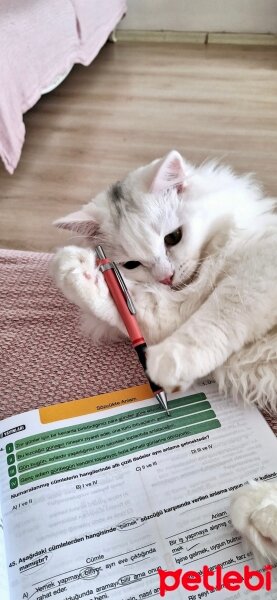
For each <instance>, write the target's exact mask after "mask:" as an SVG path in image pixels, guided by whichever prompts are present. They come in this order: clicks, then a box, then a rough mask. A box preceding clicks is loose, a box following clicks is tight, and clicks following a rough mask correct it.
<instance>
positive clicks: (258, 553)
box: [231, 482, 277, 566]
mask: <svg viewBox="0 0 277 600" xmlns="http://www.w3.org/2000/svg"><path fill="white" fill-rule="evenodd" d="M231 518H232V522H233V525H234V527H235V529H236V530H237V531H239V533H241V535H242V536H243V538H244V539H245V541H246V542H247V543H248V545H249V547H250V549H251V550H252V552H253V554H254V556H255V559H256V562H257V563H258V564H260V565H261V566H264V565H265V564H266V563H267V562H268V561H270V562H274V561H276V560H277V483H276V482H266V483H264V482H257V483H256V482H252V483H250V484H249V485H246V486H244V487H243V488H241V489H240V490H238V491H237V492H235V493H234V494H233V496H232V499H231Z"/></svg>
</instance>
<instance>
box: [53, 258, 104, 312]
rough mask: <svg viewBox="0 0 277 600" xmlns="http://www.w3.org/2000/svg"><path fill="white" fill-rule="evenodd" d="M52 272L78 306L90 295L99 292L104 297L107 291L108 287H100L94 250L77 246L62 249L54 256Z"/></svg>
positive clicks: (69, 297)
mask: <svg viewBox="0 0 277 600" xmlns="http://www.w3.org/2000/svg"><path fill="white" fill-rule="evenodd" d="M51 270H52V274H53V276H54V279H55V281H56V283H57V285H58V287H59V288H60V289H61V291H62V292H63V293H64V295H65V296H66V298H68V300H70V301H71V302H74V303H76V304H78V305H80V302H81V303H82V301H85V299H86V296H87V295H88V293H89V294H90V296H91V295H92V294H99V292H100V293H101V295H103V291H105V288H106V285H104V286H103V285H99V284H101V279H100V277H99V271H98V270H97V267H96V257H95V254H94V252H93V251H92V250H89V249H86V248H78V247H77V246H67V247H65V248H61V249H60V250H58V252H57V253H56V255H55V256H54V259H53V261H52V267H51ZM101 277H102V276H101ZM102 283H103V282H102ZM106 290H107V288H106ZM104 295H105V296H106V295H107V291H106V293H104Z"/></svg>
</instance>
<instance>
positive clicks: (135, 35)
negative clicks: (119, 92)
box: [116, 29, 277, 46]
mask: <svg viewBox="0 0 277 600" xmlns="http://www.w3.org/2000/svg"><path fill="white" fill-rule="evenodd" d="M116 40H117V41H118V42H169V43H181V44H240V45H248V46H249V45H252V46H277V35H275V34H272V33H267V34H265V33H207V32H201V31H148V30H143V29H117V31H116Z"/></svg>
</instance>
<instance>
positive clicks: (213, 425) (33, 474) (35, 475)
mask: <svg viewBox="0 0 277 600" xmlns="http://www.w3.org/2000/svg"><path fill="white" fill-rule="evenodd" d="M220 426H221V425H220V422H219V421H218V420H217V419H212V420H211V421H205V422H204V423H200V424H197V425H191V426H188V428H181V429H180V430H178V432H176V431H175V432H174V435H172V436H171V435H169V434H168V433H166V434H163V435H162V436H160V438H159V441H158V442H157V440H156V439H154V438H152V437H150V438H148V439H147V443H145V440H143V441H140V442H137V443H136V444H132V445H130V446H127V447H125V448H124V450H122V446H120V447H119V448H115V449H113V450H110V452H108V451H106V452H101V453H99V454H98V453H97V455H91V456H88V457H83V458H79V459H76V460H74V461H67V462H62V463H56V464H54V465H52V466H51V465H50V466H48V467H44V468H41V469H35V470H33V471H29V472H27V473H25V474H23V475H20V477H19V483H20V484H21V485H24V484H27V483H32V482H34V481H36V480H38V479H42V478H45V477H51V476H53V475H59V474H61V473H67V472H68V471H72V470H74V469H81V468H84V467H89V466H93V465H95V464H98V463H101V462H106V461H109V460H112V459H116V458H119V457H121V456H126V455H128V454H133V453H135V452H139V451H140V450H147V449H150V448H151V447H152V446H156V445H160V444H164V443H168V442H172V441H173V440H178V439H181V438H184V437H187V436H191V435H196V434H199V433H203V432H205V431H211V430H212V429H217V428H218V427H220ZM172 433H173V432H172Z"/></svg>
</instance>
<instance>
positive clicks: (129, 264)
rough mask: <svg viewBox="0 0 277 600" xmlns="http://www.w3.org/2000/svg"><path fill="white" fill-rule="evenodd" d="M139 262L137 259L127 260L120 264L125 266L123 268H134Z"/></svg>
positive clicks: (138, 265)
mask: <svg viewBox="0 0 277 600" xmlns="http://www.w3.org/2000/svg"><path fill="white" fill-rule="evenodd" d="M140 265H141V263H140V262H138V260H128V262H126V263H124V264H123V265H122V266H123V267H125V269H136V268H137V267H140Z"/></svg>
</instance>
